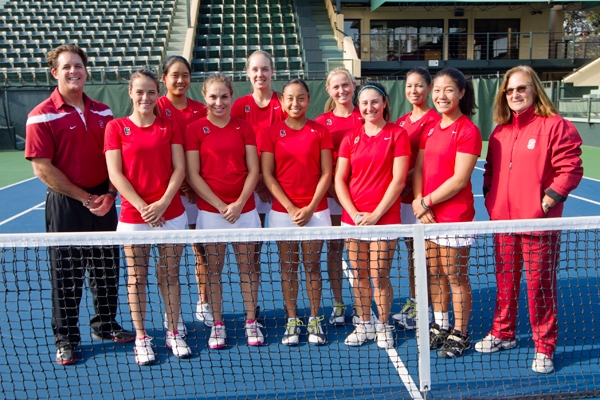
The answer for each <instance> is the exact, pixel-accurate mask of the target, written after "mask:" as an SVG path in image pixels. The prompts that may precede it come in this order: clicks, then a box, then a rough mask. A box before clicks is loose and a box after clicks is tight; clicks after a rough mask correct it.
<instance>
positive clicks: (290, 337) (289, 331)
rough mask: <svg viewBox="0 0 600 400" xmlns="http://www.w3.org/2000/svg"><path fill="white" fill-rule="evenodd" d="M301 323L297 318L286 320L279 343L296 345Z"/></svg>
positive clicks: (298, 339)
mask: <svg viewBox="0 0 600 400" xmlns="http://www.w3.org/2000/svg"><path fill="white" fill-rule="evenodd" d="M302 325H304V324H303V323H302V321H300V320H299V319H298V318H295V319H293V320H291V321H288V323H287V324H286V325H285V333H284V334H283V339H281V344H284V345H286V346H297V345H298V342H299V341H300V327H301V326H302Z"/></svg>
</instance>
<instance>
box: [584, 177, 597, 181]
mask: <svg viewBox="0 0 600 400" xmlns="http://www.w3.org/2000/svg"><path fill="white" fill-rule="evenodd" d="M583 179H587V180H588V181H594V182H600V179H594V178H588V177H587V176H584V177H583Z"/></svg>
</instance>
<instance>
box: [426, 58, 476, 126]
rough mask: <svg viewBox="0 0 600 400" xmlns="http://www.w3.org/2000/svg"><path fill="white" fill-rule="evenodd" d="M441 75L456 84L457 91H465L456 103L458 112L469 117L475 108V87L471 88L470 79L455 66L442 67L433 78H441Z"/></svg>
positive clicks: (473, 113)
mask: <svg viewBox="0 0 600 400" xmlns="http://www.w3.org/2000/svg"><path fill="white" fill-rule="evenodd" d="M442 76H447V77H449V78H450V79H452V81H453V82H454V83H455V84H456V86H457V87H458V90H459V91H463V90H464V91H465V94H464V95H463V97H462V99H460V102H459V103H458V106H459V108H460V112H462V113H463V114H465V115H466V116H467V117H469V118H471V117H472V116H473V115H475V109H476V108H477V104H475V89H473V84H472V83H471V81H470V80H468V79H467V78H465V76H464V75H463V73H462V72H460V71H459V70H457V69H456V68H451V67H449V68H444V69H443V70H441V71H440V72H438V73H437V74H436V75H435V79H437V78H441V77H442Z"/></svg>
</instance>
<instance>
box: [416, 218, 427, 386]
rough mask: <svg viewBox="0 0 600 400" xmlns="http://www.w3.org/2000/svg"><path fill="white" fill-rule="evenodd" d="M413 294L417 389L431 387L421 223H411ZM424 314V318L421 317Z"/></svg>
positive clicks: (425, 270)
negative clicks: (417, 353)
mask: <svg viewBox="0 0 600 400" xmlns="http://www.w3.org/2000/svg"><path fill="white" fill-rule="evenodd" d="M413 243H414V245H413V246H414V252H413V257H414V265H415V268H414V271H415V272H414V274H415V282H416V288H415V295H416V297H417V299H416V300H417V315H418V316H419V317H418V318H417V344H418V347H419V390H420V391H421V392H428V391H429V390H430V389H431V352H430V351H429V317H428V307H429V304H428V301H427V299H428V287H427V261H426V252H425V233H424V228H423V225H421V224H414V225H413ZM422 316H425V318H422Z"/></svg>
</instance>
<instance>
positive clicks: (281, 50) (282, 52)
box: [271, 45, 287, 58]
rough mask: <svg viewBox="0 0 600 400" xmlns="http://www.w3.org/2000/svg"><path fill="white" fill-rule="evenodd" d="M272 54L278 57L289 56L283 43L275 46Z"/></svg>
mask: <svg viewBox="0 0 600 400" xmlns="http://www.w3.org/2000/svg"><path fill="white" fill-rule="evenodd" d="M271 55H272V56H273V57H276V58H280V57H287V50H286V46H282V45H277V46H273V53H271Z"/></svg>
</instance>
